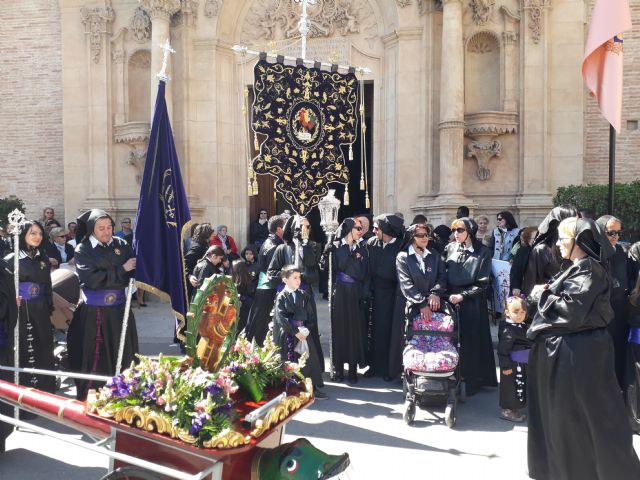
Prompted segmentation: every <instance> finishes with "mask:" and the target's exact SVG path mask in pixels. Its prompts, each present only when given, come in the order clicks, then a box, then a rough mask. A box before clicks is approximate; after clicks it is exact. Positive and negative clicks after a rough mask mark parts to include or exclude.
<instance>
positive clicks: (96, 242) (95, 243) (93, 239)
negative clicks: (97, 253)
mask: <svg viewBox="0 0 640 480" xmlns="http://www.w3.org/2000/svg"><path fill="white" fill-rule="evenodd" d="M89 241H90V242H91V246H92V247H93V248H96V247H97V246H98V245H102V242H101V241H100V240H98V239H97V238H96V237H94V236H93V235H91V236H90V237H89ZM112 243H113V237H111V239H110V240H109V241H108V242H107V245H111V244H112Z"/></svg>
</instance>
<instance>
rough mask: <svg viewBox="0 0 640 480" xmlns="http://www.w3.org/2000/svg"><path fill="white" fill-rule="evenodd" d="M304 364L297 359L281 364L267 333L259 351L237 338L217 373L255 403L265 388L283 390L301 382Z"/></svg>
mask: <svg viewBox="0 0 640 480" xmlns="http://www.w3.org/2000/svg"><path fill="white" fill-rule="evenodd" d="M305 360H306V356H303V357H301V359H300V361H299V362H298V363H293V362H286V361H283V360H282V358H281V357H280V351H279V348H278V346H277V345H276V344H275V343H274V342H273V338H272V336H271V333H269V334H267V337H266V338H265V341H264V346H262V347H261V346H259V345H257V344H256V343H255V342H249V340H247V339H246V337H245V336H244V335H243V334H240V335H239V336H238V338H237V339H236V341H235V343H234V344H233V346H232V347H231V351H230V352H229V355H228V357H227V363H226V365H225V366H224V367H223V368H222V369H221V372H222V373H224V374H225V375H229V376H230V377H231V378H233V380H234V381H235V382H236V383H237V384H238V385H239V386H240V387H241V388H242V389H243V390H244V391H245V392H246V393H248V394H249V395H250V396H251V398H252V399H253V400H254V401H256V402H257V401H260V400H261V399H262V397H263V395H264V394H263V392H264V389H265V388H266V387H268V386H271V385H274V386H275V385H283V386H285V388H286V387H287V386H290V385H296V384H298V383H299V382H300V381H304V375H303V374H302V372H301V369H302V368H303V367H304V362H305Z"/></svg>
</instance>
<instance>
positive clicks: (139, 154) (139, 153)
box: [127, 148, 147, 184]
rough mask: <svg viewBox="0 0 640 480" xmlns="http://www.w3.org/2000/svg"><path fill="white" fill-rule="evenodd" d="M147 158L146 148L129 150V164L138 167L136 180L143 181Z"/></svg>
mask: <svg viewBox="0 0 640 480" xmlns="http://www.w3.org/2000/svg"><path fill="white" fill-rule="evenodd" d="M146 158H147V149H146V148H134V149H133V150H131V151H130V152H129V157H128V158H127V164H128V165H131V166H132V167H133V168H135V169H136V172H137V173H136V182H138V184H140V183H142V173H143V172H144V162H145V160H146Z"/></svg>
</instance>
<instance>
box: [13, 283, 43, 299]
mask: <svg viewBox="0 0 640 480" xmlns="http://www.w3.org/2000/svg"><path fill="white" fill-rule="evenodd" d="M18 292H19V295H20V296H21V297H22V298H23V299H24V300H27V301H28V300H40V299H41V298H42V297H44V285H42V284H40V283H33V282H20V287H19V289H18Z"/></svg>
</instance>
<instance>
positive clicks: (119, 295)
mask: <svg viewBox="0 0 640 480" xmlns="http://www.w3.org/2000/svg"><path fill="white" fill-rule="evenodd" d="M81 292H82V300H83V301H84V303H86V304H87V305H91V306H93V307H113V306H115V305H121V304H123V303H124V302H125V301H126V300H127V296H126V295H125V294H124V288H121V289H119V290H86V289H84V288H83V289H82V290H81Z"/></svg>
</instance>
